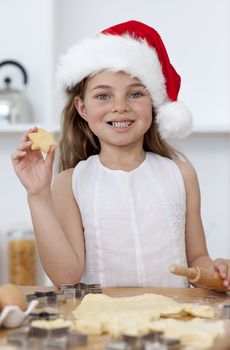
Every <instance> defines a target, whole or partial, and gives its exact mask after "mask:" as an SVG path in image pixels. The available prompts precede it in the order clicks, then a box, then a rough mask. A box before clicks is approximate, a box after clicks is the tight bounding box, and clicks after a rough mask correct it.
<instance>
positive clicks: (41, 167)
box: [11, 127, 55, 195]
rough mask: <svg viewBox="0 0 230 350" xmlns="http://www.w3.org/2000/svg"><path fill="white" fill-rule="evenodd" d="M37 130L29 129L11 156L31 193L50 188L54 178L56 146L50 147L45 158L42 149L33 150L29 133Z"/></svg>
mask: <svg viewBox="0 0 230 350" xmlns="http://www.w3.org/2000/svg"><path fill="white" fill-rule="evenodd" d="M37 131H38V128H36V127H35V128H33V129H30V130H28V131H27V132H26V133H25V134H24V135H23V136H22V138H21V142H20V144H19V145H18V147H17V149H16V151H15V153H13V154H12V156H11V159H12V163H13V167H14V170H15V172H16V174H17V176H18V177H19V179H20V181H21V183H22V184H23V185H24V187H25V188H26V190H27V192H28V194H29V195H37V194H40V193H41V192H42V191H44V190H45V189H47V188H50V186H51V180H52V168H53V161H54V156H55V147H51V148H50V150H49V152H48V154H47V156H46V157H45V158H44V157H43V155H42V153H41V151H32V150H31V145H32V142H31V141H30V140H29V138H28V134H29V133H31V132H37Z"/></svg>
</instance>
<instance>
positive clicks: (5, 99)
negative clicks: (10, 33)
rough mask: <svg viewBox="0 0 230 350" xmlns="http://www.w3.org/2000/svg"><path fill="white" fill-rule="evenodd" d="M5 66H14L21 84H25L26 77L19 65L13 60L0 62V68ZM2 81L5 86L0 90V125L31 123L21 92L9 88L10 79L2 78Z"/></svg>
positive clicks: (30, 114) (26, 104)
mask: <svg viewBox="0 0 230 350" xmlns="http://www.w3.org/2000/svg"><path fill="white" fill-rule="evenodd" d="M5 65H14V66H16V67H17V68H18V69H19V70H20V71H21V73H22V77H23V84H24V85H26V84H27V82H28V75H27V73H26V70H25V68H24V67H23V66H22V65H21V64H20V63H18V62H16V61H13V60H6V61H2V62H0V68H2V67H3V66H5ZM3 81H4V84H5V86H4V88H3V89H0V125H8V124H11V123H31V122H32V112H31V107H30V104H29V102H28V101H27V99H26V97H25V96H24V94H23V93H22V91H20V90H17V89H14V88H13V87H12V86H11V82H12V79H11V78H10V77H9V76H6V77H4V80H3Z"/></svg>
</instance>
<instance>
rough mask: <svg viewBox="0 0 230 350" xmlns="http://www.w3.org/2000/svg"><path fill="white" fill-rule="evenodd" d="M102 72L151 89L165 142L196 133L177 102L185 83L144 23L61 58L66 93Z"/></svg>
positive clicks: (106, 34) (122, 27) (105, 34)
mask: <svg viewBox="0 0 230 350" xmlns="http://www.w3.org/2000/svg"><path fill="white" fill-rule="evenodd" d="M102 70H109V71H112V72H118V71H123V72H126V73H128V74H130V75H131V76H133V77H136V78H138V79H139V80H140V81H141V82H142V83H143V84H144V85H145V86H146V88H147V89H148V91H149V93H150V95H151V98H152V101H153V106H154V108H155V110H156V121H157V123H158V129H159V133H160V135H161V137H162V138H163V139H169V138H174V137H175V138H182V137H185V136H187V135H188V134H189V133H190V131H191V129H192V117H191V114H190V112H189V110H188V109H187V107H186V106H185V105H184V104H183V103H182V102H180V101H178V100H177V97H178V93H179V90H180V83H181V79H180V76H179V75H178V73H177V72H176V71H175V69H174V68H173V66H172V64H171V63H170V60H169V57H168V54H167V51H166V49H165V46H164V43H163V41H162V39H161V37H160V35H159V34H158V32H157V31H156V30H155V29H153V28H151V27H149V26H147V25H146V24H144V23H141V22H137V21H128V22H125V23H121V24H118V25H115V26H113V27H110V28H108V29H105V30H103V31H102V32H101V33H100V34H99V35H98V36H96V37H94V38H91V39H85V40H83V41H81V42H80V43H78V44H77V45H75V46H74V47H72V48H70V49H69V50H68V52H67V53H66V54H65V55H63V56H62V57H61V58H60V64H59V67H58V70H57V78H58V83H60V84H61V88H62V89H63V88H64V90H65V91H68V90H69V89H72V88H73V87H74V86H75V85H76V84H77V83H79V82H80V81H81V80H82V79H84V78H86V77H88V76H92V75H94V74H96V73H98V72H100V71H102Z"/></svg>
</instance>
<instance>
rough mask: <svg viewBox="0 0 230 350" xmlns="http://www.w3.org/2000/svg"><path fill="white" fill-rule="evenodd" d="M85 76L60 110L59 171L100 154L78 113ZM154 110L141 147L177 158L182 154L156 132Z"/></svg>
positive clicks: (96, 144) (95, 140)
mask: <svg viewBox="0 0 230 350" xmlns="http://www.w3.org/2000/svg"><path fill="white" fill-rule="evenodd" d="M86 81H87V78H85V79H84V80H82V81H81V82H80V83H78V84H77V85H76V86H75V87H74V88H72V89H68V91H67V94H68V100H67V103H66V106H65V108H64V110H63V112H62V135H61V140H60V161H59V170H60V171H62V170H66V169H69V168H74V167H75V166H76V165H77V164H78V163H79V162H80V161H81V160H86V159H87V158H89V157H90V156H92V155H94V154H99V153H100V142H99V139H98V137H97V136H96V135H95V134H94V133H93V132H92V131H91V130H90V128H89V126H88V123H87V122H86V121H85V120H84V119H83V118H82V117H81V116H80V115H79V114H78V112H77V110H76V107H75V103H74V101H75V98H76V97H80V98H82V99H84V93H85V86H86ZM155 119H156V118H155V112H154V109H153V118H152V124H151V126H150V128H149V130H148V131H147V132H146V134H145V136H144V143H143V148H144V150H145V151H146V152H153V153H156V154H159V155H161V156H163V157H166V158H169V159H178V158H180V156H182V157H183V155H182V154H181V153H180V152H179V151H178V150H176V149H175V148H174V147H172V146H171V145H170V144H169V143H168V142H166V141H165V140H163V139H162V138H161V137H160V135H159V133H158V127H157V124H156V120H155Z"/></svg>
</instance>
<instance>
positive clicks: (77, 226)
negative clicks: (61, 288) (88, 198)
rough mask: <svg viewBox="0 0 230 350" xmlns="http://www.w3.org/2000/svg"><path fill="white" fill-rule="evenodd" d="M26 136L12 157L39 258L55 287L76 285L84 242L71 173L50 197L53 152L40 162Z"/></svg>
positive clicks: (57, 183)
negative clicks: (22, 189) (31, 224)
mask: <svg viewBox="0 0 230 350" xmlns="http://www.w3.org/2000/svg"><path fill="white" fill-rule="evenodd" d="M37 130H38V129H37V128H33V129H30V130H29V131H28V132H27V133H25V134H24V135H23V137H22V139H21V142H20V144H19V145H18V147H17V149H16V151H15V153H14V154H13V155H12V163H13V166H14V170H15V172H16V174H17V176H18V177H19V179H20V181H21V182H22V184H23V185H24V187H25V189H26V191H27V198H28V203H29V207H30V212H31V217H32V222H33V226H34V231H35V235H36V240H37V245H38V251H39V255H40V258H41V261H42V264H43V266H44V269H45V271H46V272H47V274H48V275H49V277H50V279H51V280H52V281H53V282H54V284H55V285H60V284H62V283H76V282H79V280H80V278H81V274H82V271H83V269H84V242H83V229H82V223H81V218H80V213H79V210H78V207H77V204H76V202H75V200H74V198H73V194H72V188H71V181H72V179H71V178H72V170H67V171H65V172H63V173H61V174H59V176H58V177H57V179H56V181H55V184H54V186H53V193H51V180H52V168H53V161H54V155H55V149H54V148H51V149H50V151H49V152H48V154H47V156H46V157H45V158H43V155H42V153H41V152H40V151H32V150H31V141H29V139H28V133H29V132H36V131H37Z"/></svg>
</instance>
